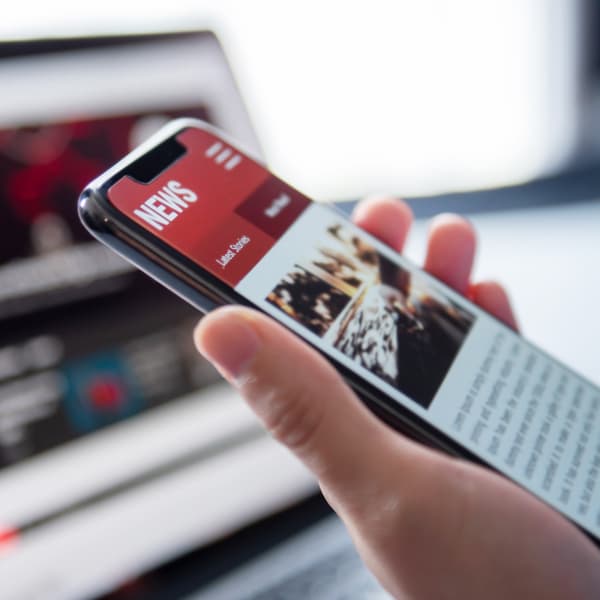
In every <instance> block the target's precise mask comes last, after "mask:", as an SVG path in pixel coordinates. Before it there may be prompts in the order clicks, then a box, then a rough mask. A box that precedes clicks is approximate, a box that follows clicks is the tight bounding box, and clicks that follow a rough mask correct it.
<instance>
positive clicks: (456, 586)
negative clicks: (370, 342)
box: [195, 198, 600, 600]
mask: <svg viewBox="0 0 600 600" xmlns="http://www.w3.org/2000/svg"><path fill="white" fill-rule="evenodd" d="M353 219H354V221H355V222H356V223H357V224H358V225H360V226H361V227H363V228H364V229H366V230H368V231H369V232H370V233H372V234H373V235H375V236H377V237H378V238H379V239H380V240H382V241H383V242H384V243H386V244H388V245H389V246H391V247H392V248H394V249H396V250H398V251H401V250H402V247H403V244H404V241H405V239H406V236H407V234H408V231H409V229H410V225H411V222H412V214H411V212H410V209H409V208H408V206H407V205H406V204H404V203H402V202H400V201H396V200H393V199H391V198H379V199H370V200H368V201H363V202H362V203H361V204H360V205H359V206H358V207H357V209H356V210H355V212H354V215H353ZM475 250H476V237H475V233H474V230H473V228H472V227H471V225H470V224H469V223H468V222H467V221H466V220H464V219H462V218H460V217H457V216H455V215H440V216H439V217H437V218H436V219H434V220H433V222H432V224H431V227H430V231H429V238H428V247H427V255H426V258H425V263H424V268H425V269H426V270H427V271H429V272H430V273H431V274H432V275H434V276H435V277H437V278H438V279H440V280H442V281H444V282H445V283H446V284H448V285H449V286H450V287H452V288H454V289H455V290H456V291H458V292H459V293H461V294H463V295H465V296H467V297H468V298H470V299H471V300H472V301H473V302H475V303H476V304H478V305H479V306H480V307H482V308H483V309H484V310H487V311H488V312H490V313H491V314H493V315H495V316H496V317H497V318H499V319H500V320H502V321H504V322H505V323H506V324H507V325H509V326H510V327H512V328H515V329H516V328H517V323H516V319H515V317H514V314H513V311H512V309H511V307H510V303H509V300H508V297H507V295H506V293H505V291H504V289H503V288H502V287H501V286H500V285H499V284H498V283H495V282H492V281H485V282H478V283H473V282H471V270H472V266H473V260H474V256H475ZM195 341H196V345H197V347H198V349H199V351H200V352H201V353H202V354H203V355H204V356H205V357H206V358H208V359H209V360H210V361H211V362H213V364H214V365H215V366H216V367H217V368H218V369H219V371H220V372H221V373H222V374H223V376H224V377H225V378H226V379H227V380H228V381H229V382H230V383H231V384H232V385H234V386H235V387H236V388H237V389H238V390H239V391H240V393H241V394H242V396H243V397H244V398H245V399H246V401H247V402H248V404H249V405H250V407H251V408H252V409H253V410H254V411H255V412H256V414H257V415H258V417H259V418H260V419H261V420H262V422H263V423H264V425H265V427H266V428H267V429H268V430H269V431H270V432H271V434H272V435H273V436H274V437H275V438H276V439H277V440H279V442H281V443H282V444H284V445H286V446H287V447H288V448H290V449H291V450H292V451H293V452H294V453H295V454H296V456H298V458H299V459H300V460H301V461H303V462H304V464H305V465H306V466H307V467H308V468H309V469H310V470H311V471H312V472H313V473H314V474H315V476H316V477H317V479H318V481H319V484H320V486H321V489H322V491H323V494H324V495H325V497H326V498H327V500H328V502H329V503H330V504H331V506H332V507H333V509H334V510H335V511H336V512H337V514H338V515H339V516H340V517H341V519H342V520H343V521H344V523H345V524H346V526H347V528H348V530H349V531H350V534H351V535H352V538H353V540H354V542H355V544H356V547H357V548H358V551H359V552H360V554H361V556H362V558H363V559H364V561H365V563H366V564H367V565H368V566H369V568H370V569H371V570H372V571H373V573H374V574H375V575H376V576H377V578H378V579H379V581H380V582H381V583H382V584H383V586H384V587H385V588H386V589H387V590H388V591H389V592H390V593H391V594H392V595H394V596H395V597H397V598H415V599H419V600H420V599H425V600H427V599H430V598H431V599H435V600H444V599H462V600H464V599H470V598H474V599H475V598H476V599H478V600H480V599H482V598H486V599H496V598H498V599H503V600H504V599H506V598H511V599H512V600H515V599H520V598H527V599H537V598H543V599H544V600H552V599H561V600H562V599H566V598H568V599H570V600H575V599H578V598H599V597H600V552H599V551H598V549H597V548H596V547H595V546H594V545H593V544H592V543H591V542H590V540H589V539H588V538H587V537H586V536H584V535H583V534H582V533H581V532H580V531H579V530H578V529H577V528H576V527H575V526H574V525H572V524H571V523H569V522H568V521H567V520H566V519H564V518H563V517H562V516H560V515H559V514H558V513H557V512H555V511H554V510H552V509H551V508H549V507H548V506H546V505H545V504H542V503H541V502H540V501H538V500H537V499H536V498H535V497H534V496H532V495H531V494H529V493H527V492H525V491H524V490H522V489H521V488H519V487H517V486H516V485H514V484H513V483H511V482H510V481H508V480H506V479H504V478H503V477H501V476H499V475H497V474H495V473H493V472H491V471H489V470H487V469H484V468H483V467H480V466H477V465H474V464H470V463H468V462H466V461H463V460H460V459H456V458H450V457H448V456H445V455H442V454H441V453H439V452H436V451H434V450H431V449H428V448H426V447H424V446H422V445H419V444H417V443H415V442H413V441H411V440H409V439H407V438H406V437H404V436H402V435H401V434H399V433H397V432H395V431H393V430H392V429H390V428H389V427H387V426H386V425H385V424H384V423H383V422H381V421H380V420H378V419H377V418H376V417H374V416H373V415H372V413H370V412H369V411H368V410H367V409H366V408H365V407H364V405H363V404H362V403H361V402H360V401H359V400H358V398H357V397H356V396H355V395H354V393H353V392H352V391H351V389H350V388H349V387H348V386H347V385H346V384H345V383H344V381H343V380H342V378H341V377H340V375H339V374H338V373H337V372H336V371H335V370H334V368H333V367H332V366H331V365H330V364H329V363H328V362H327V361H326V360H325V359H324V358H323V357H322V356H321V355H319V354H318V353H317V352H316V351H315V350H313V349H311V348H310V347H309V346H307V345H306V344H304V343H303V342H302V341H301V340H300V339H298V338H297V337H296V336H294V335H293V334H291V333H290V332H289V331H287V330H286V329H284V328H283V327H282V326H281V325H279V324H278V323H276V322H275V321H274V320H272V319H270V318H268V317H266V316H264V315H262V314H260V313H258V312H256V311H252V310H250V309H247V308H242V307H226V308H222V309H219V310H217V311H214V312H213V313H211V314H209V315H208V316H206V317H205V318H204V319H203V320H202V321H201V323H200V324H199V326H198V327H197V329H196V332H195ZM291 366H293V367H291Z"/></svg>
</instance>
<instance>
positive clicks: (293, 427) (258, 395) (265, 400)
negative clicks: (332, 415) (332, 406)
mask: <svg viewBox="0 0 600 600" xmlns="http://www.w3.org/2000/svg"><path fill="white" fill-rule="evenodd" d="M250 396H251V399H250V401H251V404H252V405H253V406H254V408H255V410H256V411H257V413H258V414H259V416H260V417H261V419H262V420H263V422H264V424H265V426H266V428H267V429H268V430H269V431H270V433H271V434H272V435H273V437H274V438H275V439H276V440H278V441H279V442H281V443H282V444H284V445H285V446H287V447H288V448H290V449H291V450H292V451H294V452H295V453H296V454H299V455H305V454H310V453H311V452H312V450H313V448H314V447H315V445H316V438H317V432H318V431H319V429H320V427H321V424H322V422H323V418H324V409H323V405H322V403H321V402H320V401H317V398H315V397H314V396H313V395H312V393H311V392H310V390H308V389H305V388H299V389H298V388H293V389H289V388H278V389H274V388H270V389H265V388H264V387H262V386H255V388H254V389H253V390H252V392H251V394H250Z"/></svg>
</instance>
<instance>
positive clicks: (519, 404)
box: [236, 205, 600, 537]
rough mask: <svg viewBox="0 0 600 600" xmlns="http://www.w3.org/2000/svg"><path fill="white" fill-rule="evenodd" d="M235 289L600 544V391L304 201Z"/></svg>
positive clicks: (345, 223) (364, 236) (336, 218)
mask: <svg viewBox="0 0 600 600" xmlns="http://www.w3.org/2000/svg"><path fill="white" fill-rule="evenodd" d="M236 289H237V291H238V292H240V293H241V294H242V295H244V296H246V297H248V298H249V299H251V300H252V301H253V302H255V303H256V304H258V305H259V306H260V307H261V308H262V309H264V310H265V311H266V312H268V313H269V314H271V315H273V316H274V317H276V318H277V319H279V320H281V321H283V322H284V323H285V324H286V325H287V326H288V327H290V328H291V329H293V330H294V331H296V332H298V333H299V334H301V335H302V336H304V337H305V338H306V339H308V340H309V341H310V342H311V343H313V344H314V345H315V346H317V347H319V348H321V349H322V350H323V351H324V352H326V353H327V354H329V355H331V356H332V357H333V358H335V359H336V360H337V361H339V362H340V363H341V364H343V365H345V366H347V367H349V368H351V369H353V370H355V372H356V373H357V374H358V375H359V376H360V377H362V378H364V379H365V380H367V381H368V382H370V383H371V384H373V385H374V386H375V387H376V388H378V389H380V390H381V391H382V392H384V393H385V394H387V395H388V396H389V397H390V398H391V399H392V400H393V401H395V402H397V403H399V404H401V405H402V406H404V407H406V408H408V409H409V410H411V411H412V412H414V413H415V414H416V415H418V416H419V417H420V418H422V419H423V420H424V421H426V422H428V423H430V424H432V425H434V426H435V427H436V428H438V429H439V430H440V431H442V432H443V433H445V434H446V435H447V436H448V437H450V438H452V439H453V440H455V441H456V442H458V443H459V444H461V445H463V446H464V447H465V448H467V449H468V450H470V451H471V452H473V453H474V454H476V455H477V456H479V457H481V458H482V459H483V460H484V461H485V462H487V463H489V464H490V465H492V466H493V467H495V468H496V469H498V470H499V471H501V472H503V473H506V474H507V475H508V476H509V477H510V478H512V479H513V480H514V481H516V482H517V483H519V484H521V485H522V486H524V487H525V488H527V489H529V490H530V491H532V492H533V493H534V494H535V495H537V496H538V497H540V498H541V499H543V500H545V501H546V502H547V503H548V504H550V505H552V506H554V507H555V508H557V509H558V510H559V511H561V512H563V513H564V514H565V515H567V516H568V517H569V518H571V519H572V520H573V521H575V522H577V523H578V524H580V525H581V526H582V527H584V528H586V529H588V530H589V531H591V532H592V533H593V534H594V535H596V536H597V537H599V536H600V509H599V507H600V486H599V485H598V476H599V474H600V443H599V442H598V440H599V439H600V414H599V411H600V390H599V389H598V388H596V387H594V386H593V385H592V384H591V383H590V382H587V381H586V380H584V379H583V378H581V377H579V376H577V375H576V374H574V373H573V372H572V371H571V370H569V369H568V368H567V367H565V366H564V365H561V364H560V363H558V362H557V361H555V360H553V359H552V358H551V357H549V356H547V355H546V354H545V353H543V352H541V351H540V350H538V349H536V348H535V347H534V346H532V345H531V344H529V343H527V342H526V341H524V340H523V339H522V338H521V337H520V336H518V335H517V334H515V333H514V332H512V331H511V330H509V329H507V328H506V327H504V326H502V325H500V324H499V322H497V321H496V320H495V319H493V318H491V317H490V316H489V315H487V314H486V313H485V312H483V311H481V310H479V309H477V308H476V307H474V306H471V305H469V304H467V303H466V302H465V300H464V299H463V298H462V297H460V296H459V295H458V294H456V293H454V292H453V291H452V290H450V289H448V288H446V287H445V286H443V285H442V284H440V283H439V282H437V281H436V280H434V279H433V278H431V277H430V276H428V275H427V274H425V273H423V272H421V271H417V270H415V269H414V267H413V266H412V265H411V264H410V263H408V262H407V261H406V260H405V259H404V258H402V257H399V256H398V255H396V254H395V253H394V252H392V251H391V250H390V249H389V248H387V247H386V246H384V245H383V244H381V243H379V242H377V241H376V240H375V239H373V238H371V237H370V236H368V235H367V234H365V233H364V232H362V231H361V230H359V229H357V228H355V227H354V226H352V225H351V224H350V223H349V222H348V221H346V220H345V219H344V218H343V217H341V216H339V215H337V214H336V213H335V212H332V211H331V210H330V209H328V208H327V207H324V206H322V205H311V206H310V207H309V208H308V209H306V210H305V211H304V213H303V214H302V215H301V216H300V217H299V218H298V219H297V221H296V222H295V223H294V224H293V225H292V227H290V229H288V231H287V232H286V233H285V234H284V235H283V237H282V238H281V239H280V240H279V241H278V242H277V244H276V245H275V246H274V247H273V248H272V249H271V250H270V251H269V252H268V253H267V254H266V256H265V257H264V258H263V259H262V260H261V261H260V262H259V263H258V264H257V265H256V266H255V267H254V269H253V270H252V271H250V273H248V275H247V276H246V277H245V278H244V279H243V280H242V281H241V282H240V283H239V284H238V286H236Z"/></svg>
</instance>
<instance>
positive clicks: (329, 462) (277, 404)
mask: <svg viewBox="0 0 600 600" xmlns="http://www.w3.org/2000/svg"><path fill="white" fill-rule="evenodd" d="M195 341H196V345H197V347H198V350H199V351H200V352H201V353H202V354H203V355H204V356H205V357H206V358H208V360H210V361H211V362H212V363H213V364H214V365H215V366H216V367H217V368H218V369H219V371H220V372H221V373H222V374H223V375H224V377H225V378H226V379H227V380H228V381H229V382H231V383H232V384H233V385H234V386H235V387H236V388H238V389H239V391H240V392H241V394H242V395H243V396H244V398H245V399H246V401H247V402H248V404H249V405H250V407H251V408H252V409H253V410H254V412H256V414H257V415H258V416H259V418H260V419H261V420H262V421H263V423H264V424H265V426H266V427H267V429H269V431H270V432H271V434H272V435H273V436H274V437H275V438H276V439H277V440H279V441H280V442H282V443H283V444H285V445H286V446H287V447H288V448H290V449H291V450H292V451H293V452H294V453H295V454H296V455H297V456H298V457H299V458H300V459H301V460H302V461H303V462H304V463H305V464H306V466H307V467H308V468H309V469H310V470H312V472H313V473H314V474H315V475H316V476H317V477H318V479H319V480H320V482H321V485H322V487H323V488H324V491H325V493H326V494H327V496H328V498H329V499H330V501H332V503H333V504H335V505H339V504H340V503H339V502H338V499H341V500H342V501H343V502H342V504H343V505H344V506H343V507H342V506H340V508H343V509H344V512H347V511H348V510H349V509H350V508H351V507H350V506H348V499H349V498H351V499H352V500H354V501H355V502H356V504H357V506H360V505H362V504H363V501H364V500H366V496H367V497H368V498H373V497H374V496H378V495H379V492H382V491H385V490H377V489H374V487H375V486H377V485H381V484H380V483H379V482H385V481H386V480H387V479H388V478H389V461H390V458H391V456H392V453H393V454H394V455H395V456H394V459H393V460H394V471H395V476H398V475H401V473H402V468H403V464H404V465H405V467H406V469H407V470H409V469H410V468H411V464H414V459H413V457H412V455H413V453H414V452H419V453H420V451H421V450H420V448H419V449H417V447H416V445H415V444H413V443H412V442H410V441H409V440H406V439H404V438H403V437H401V436H399V435H397V434H395V433H394V432H392V431H391V430H390V429H388V428H387V427H386V426H385V425H384V424H383V423H382V422H381V421H379V420H377V419H376V418H375V417H374V416H373V415H372V414H371V413H370V412H369V411H368V410H367V409H366V408H365V407H364V405H363V404H362V403H361V402H360V401H359V400H358V398H357V397H356V396H355V395H354V393H353V392H352V391H351V390H350V388H349V387H348V386H347V385H346V384H345V383H344V381H343V380H342V378H341V376H340V375H339V374H338V373H337V371H335V369H334V368H333V367H332V366H331V365H330V364H329V363H328V362H327V361H326V360H325V359H324V358H323V357H322V356H321V355H320V354H318V353H317V352H316V351H315V350H313V349H312V348H310V347H309V346H308V345H306V344H305V343H303V342H302V341H301V340H300V339H298V338H297V337H296V336H295V335H293V334H292V333H291V332H289V331H287V330H286V329H284V328H283V327H282V326H281V325H279V324H278V323H276V322H275V321H274V320H272V319H270V318H269V317H267V316H265V315H262V314H260V313H258V312H255V311H252V310H249V309H245V308H242V307H227V308H222V309H220V310H217V311H215V312H213V313H210V314H209V315H207V316H206V317H205V318H204V319H203V320H202V321H201V322H200V324H199V326H198V327H197V329H196V332H195ZM378 470H381V473H378V472H377V471H378Z"/></svg>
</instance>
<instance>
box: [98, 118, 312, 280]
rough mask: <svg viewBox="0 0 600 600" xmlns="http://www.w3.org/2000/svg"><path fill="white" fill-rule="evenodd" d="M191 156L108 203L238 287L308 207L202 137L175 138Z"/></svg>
mask: <svg viewBox="0 0 600 600" xmlns="http://www.w3.org/2000/svg"><path fill="white" fill-rule="evenodd" d="M177 140H178V142H179V143H180V144H182V145H183V146H184V147H185V148H186V153H185V154H184V155H183V156H182V157H181V158H179V159H178V160H176V161H175V162H174V164H173V165H172V166H170V167H169V168H168V169H166V170H165V171H164V172H163V173H161V174H160V175H159V176H158V177H157V178H156V179H155V180H153V181H152V182H151V183H140V182H139V181H136V180H135V179H133V178H131V177H129V176H125V177H123V178H122V179H120V180H119V181H118V182H116V183H115V184H114V185H113V186H112V187H111V188H110V189H109V190H108V197H109V199H110V201H111V202H112V203H113V204H114V205H115V206H116V207H117V208H118V209H119V210H121V211H123V212H124V213H125V214H126V215H127V216H128V217H130V218H132V219H133V220H134V221H136V222H137V223H138V224H139V225H141V226H142V227H144V228H145V229H147V230H148V231H150V232H151V233H153V234H154V235H156V236H157V237H158V238H160V239H162V240H163V241H165V242H166V243H167V244H169V245H170V246H173V247H174V248H175V249H177V250H178V251H179V252H181V253H182V254H184V255H185V256H187V257H188V258H190V259H191V260H193V261H195V262H197V263H199V264H200V265H201V266H202V267H204V268H205V269H207V270H208V271H210V272H211V273H213V274H214V275H216V276H217V277H219V278H221V279H222V280H223V281H225V282H226V283H228V284H230V285H232V286H235V285H236V284H237V283H238V282H239V281H240V280H241V279H242V278H243V277H244V276H245V275H246V274H247V273H248V272H249V271H250V270H251V269H252V268H253V267H254V266H255V265H256V263H258V262H259V261H260V259H261V258H262V257H263V256H264V255H265V254H266V253H267V251H268V250H269V249H270V248H271V247H272V246H273V245H274V244H275V242H276V241H277V240H278V239H279V238H280V237H281V236H282V235H283V233H284V232H285V231H286V230H287V228H288V227H289V226H290V225H291V224H292V223H293V222H294V220H295V219H296V218H297V217H298V215H299V214H300V213H301V212H302V211H303V210H304V209H305V208H306V207H307V206H308V204H309V203H310V200H309V199H308V198H306V197H305V196H303V195H302V194H300V193H299V192H298V191H296V190H295V189H293V188H291V187H290V186H288V185H287V184H285V183H284V182H283V181H281V180H279V179H277V178H276V177H274V176H273V175H271V174H270V173H269V171H267V169H265V168H264V167H263V166H262V165H260V164H258V163H257V162H255V161H254V160H252V159H251V158H248V157H247V156H246V155H245V154H243V153H242V152H240V151H239V150H237V149H236V148H235V147H233V146H231V145H230V144H228V143H226V142H224V141H223V140H221V139H220V138H218V137H217V136H215V135H214V134H212V133H209V132H207V131H204V130H202V129H196V128H189V129H186V130H185V131H183V132H182V133H180V134H179V135H178V136H177Z"/></svg>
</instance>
